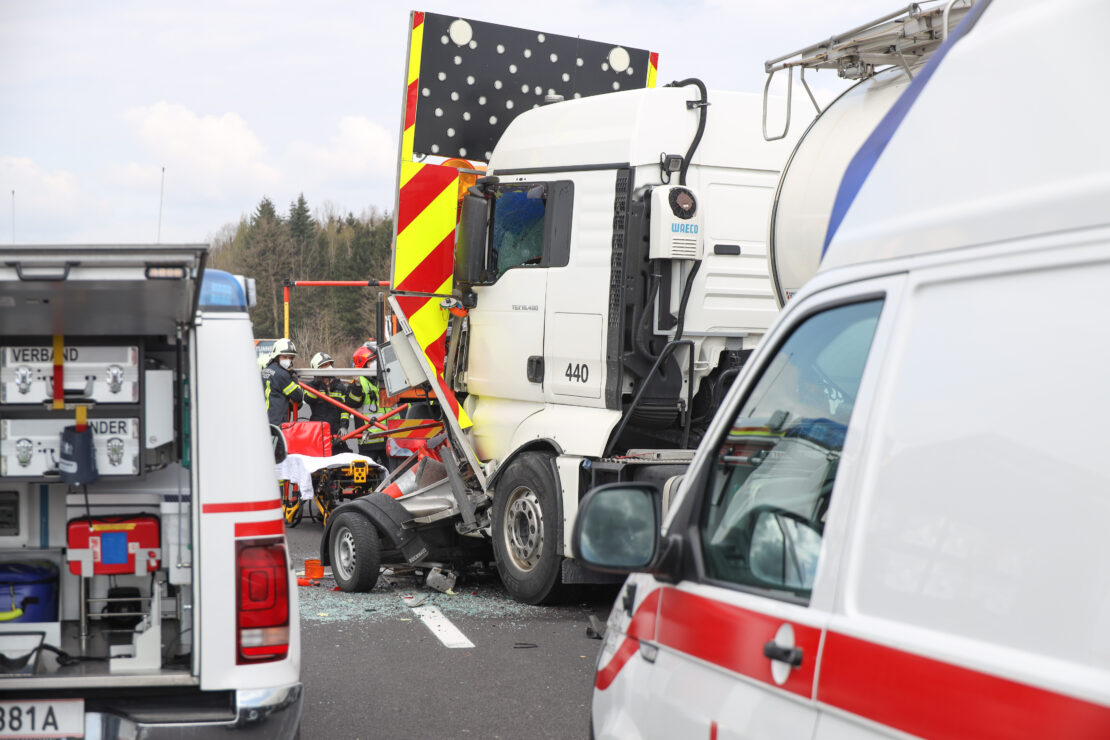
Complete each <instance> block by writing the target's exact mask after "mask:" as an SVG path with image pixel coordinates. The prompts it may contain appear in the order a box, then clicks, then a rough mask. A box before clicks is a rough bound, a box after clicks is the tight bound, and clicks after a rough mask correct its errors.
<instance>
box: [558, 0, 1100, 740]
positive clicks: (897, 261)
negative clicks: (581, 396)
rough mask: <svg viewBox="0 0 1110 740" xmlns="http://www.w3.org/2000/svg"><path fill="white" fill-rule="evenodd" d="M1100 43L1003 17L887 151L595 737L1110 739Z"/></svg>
mask: <svg viewBox="0 0 1110 740" xmlns="http://www.w3.org/2000/svg"><path fill="white" fill-rule="evenodd" d="M1106 21H1110V8H1108V7H1107V6H1106V5H1105V4H1104V3H1101V2H1096V1H1095V0H1067V1H1065V2H1059V3H1054V4H1051V5H1045V4H1043V3H1035V2H1028V1H1025V0H993V1H991V2H980V3H979V4H977V5H976V7H975V8H974V9H973V10H972V11H971V13H970V14H969V16H968V19H967V21H966V22H965V23H964V25H963V26H961V29H960V31H958V32H957V33H956V34H954V36H953V38H952V39H950V41H949V43H948V44H947V45H946V48H945V50H944V51H943V52H939V53H938V55H937V58H935V59H934V61H933V63H932V64H931V66H930V68H929V70H928V71H927V72H926V73H925V74H923V75H921V76H919V79H918V80H917V81H915V83H914V84H913V85H911V86H910V87H909V88H908V90H907V93H906V95H905V97H904V99H903V100H902V101H900V102H899V104H896V105H895V108H894V110H893V112H892V114H891V115H890V116H888V117H887V118H886V119H884V121H883V122H882V123H881V124H880V126H879V129H878V130H877V133H876V134H875V135H874V136H873V137H872V139H871V140H869V141H868V143H867V144H865V146H864V149H865V150H868V149H869V150H870V151H871V152H872V154H871V155H868V154H867V153H864V154H861V155H860V157H857V159H856V160H855V161H853V163H852V165H851V166H850V167H849V170H848V172H847V174H846V176H845V179H844V183H843V184H842V186H841V195H842V196H845V199H844V207H843V208H841V209H840V211H839V213H838V212H837V210H836V209H834V214H833V226H832V227H831V228H830V235H831V242H830V243H829V246H828V251H827V253H826V255H825V257H824V260H823V262H822V272H821V273H820V274H819V275H818V276H817V277H816V278H815V279H813V280H812V281H810V282H809V283H808V284H807V285H806V286H805V287H804V288H803V289H802V290H801V291H800V292H799V293H798V294H797V295H796V296H794V297H793V298H792V299H791V300H790V301H789V302H788V303H787V305H786V308H785V310H784V311H783V313H782V314H781V315H780V317H779V319H778V320H777V322H776V324H775V326H774V327H772V329H771V331H770V332H769V333H768V335H767V337H766V339H765V341H764V343H763V344H762V345H761V346H760V348H759V349H758V350H757V352H756V354H755V355H753V357H752V358H751V360H750V361H749V363H748V364H747V366H746V368H745V370H744V372H743V373H742V375H741V378H740V380H739V381H738V382H737V383H736V384H735V385H734V387H733V388H732V390H731V391H730V393H729V395H728V396H727V398H726V399H725V401H724V402H723V403H722V406H721V409H720V412H719V413H718V415H717V418H716V420H715V422H714V424H713V425H712V426H711V428H710V429H709V430H708V431H707V434H706V437H705V440H704V441H703V443H702V444H701V446H700V447H699V449H698V452H697V453H696V455H695V458H694V460H693V462H692V463H691V466H690V470H689V473H688V475H687V477H686V479H685V480H684V482H683V484H682V487H681V489H680V491H679V492H678V494H677V496H676V499H675V501H674V503H673V505H672V506H671V507H670V511H669V513H667V515H666V518H665V519H664V520H663V526H662V538H661V539H659V541H658V542H657V543H656V547H657V549H656V550H655V551H654V552H655V555H654V559H652V560H651V564H650V565H649V566H648V568H647V570H649V571H650V572H649V573H638V574H634V575H631V576H630V577H629V580H628V582H627V584H626V586H625V589H624V591H623V592H622V595H621V596H620V597H618V599H617V603H616V605H615V606H614V609H613V612H612V614H611V616H610V619H609V622H608V628H607V633H606V635H605V640H604V643H603V647H602V651H601V655H600V658H599V662H598V673H597V678H596V683H595V691H594V697H593V707H592V718H591V719H592V729H593V732H594V735H595V736H596V737H598V738H618V737H619V738H628V737H644V738H647V737H659V738H671V737H709V738H726V737H729V738H740V737H744V738H750V737H783V738H819V739H821V740H826V739H829V738H868V737H907V736H921V737H951V738H964V737H1000V738H1001V737H1005V738H1015V737H1028V738H1044V737H1068V738H1105V737H1110V637H1108V635H1110V568H1107V566H1106V563H1107V562H1110V539H1108V538H1107V537H1106V536H1105V533H1104V531H1103V530H1104V525H1105V522H1107V521H1108V520H1110V495H1108V492H1110V456H1108V455H1107V454H1106V452H1105V449H1104V448H1105V438H1106V434H1105V429H1104V427H1105V423H1104V420H1105V419H1106V418H1107V417H1108V416H1110V388H1108V386H1107V382H1106V371H1105V367H1106V365H1107V363H1108V362H1110V350H1108V349H1107V347H1106V342H1105V341H1104V337H1105V334H1106V332H1105V322H1106V317H1107V316H1108V315H1110V292H1108V291H1107V289H1106V285H1107V284H1108V281H1110V211H1108V209H1107V204H1108V203H1110V143H1108V140H1107V138H1106V136H1105V131H1104V130H1103V129H1104V121H1105V120H1106V118H1107V114H1108V113H1110V101H1108V99H1107V98H1106V96H1105V95H1097V94H1090V93H1089V92H1083V91H1090V90H1095V89H1102V88H1103V87H1104V85H1103V84H1102V83H1101V81H1100V80H1099V79H1098V77H1099V75H1100V74H1101V72H1100V70H1098V69H1097V67H1096V66H1095V65H1094V55H1093V53H1092V52H1089V51H1087V50H1090V49H1094V48H1097V46H1096V44H1097V33H1098V32H1097V30H1096V29H1099V28H1101V27H1102V26H1103V24H1104V23H1105V22H1106ZM1031 39H1035V40H1036V44H1035V51H1034V50H1033V47H1031V46H1030V40H1031ZM1077 55H1078V56H1079V57H1080V58H1081V59H1080V60H1079V61H1082V62H1083V63H1081V64H1073V65H1070V66H1069V72H1068V74H1067V75H1061V74H1059V72H1058V71H1057V70H1053V69H1051V67H1050V65H1047V64H1046V60H1048V59H1053V58H1056V59H1059V58H1065V56H1066V57H1067V58H1071V59H1076V57H1077ZM1003 57H1004V58H1006V59H1007V65H1008V66H1007V72H1006V74H1005V75H998V74H997V73H996V71H995V70H996V69H997V66H996V64H997V60H999V59H1001V58H1003ZM930 75H931V77H930ZM923 156H925V157H926V158H927V159H928V160H929V162H928V163H927V164H928V166H921V167H919V166H918V165H920V164H924V163H923V162H922V157H923ZM856 190H858V192H854V191H856ZM817 328H822V331H820V332H818V331H816V329H817ZM803 363H804V368H803ZM799 368H802V369H799ZM793 370H797V372H798V377H797V379H796V381H795V380H794V379H791V380H790V382H789V383H785V382H783V379H784V378H787V377H789V372H790V371H793ZM807 381H808V382H807ZM814 388H816V391H814ZM776 394H777V395H776ZM814 409H816V410H814ZM733 481H736V483H735V484H734V483H733ZM620 485H625V484H620ZM640 492H641V493H642V491H640ZM610 493H612V492H610ZM618 493H619V492H618ZM605 494H606V491H604V490H599V491H597V492H595V493H593V494H591V495H590V496H589V497H588V498H587V499H586V500H585V501H584V502H583V505H582V508H581V510H580V516H579V520H580V522H579V528H578V529H576V533H575V547H576V548H577V549H576V552H579V553H580V554H582V553H586V552H588V551H589V548H590V547H591V546H592V545H591V540H590V539H589V535H588V534H582V532H587V533H588V532H589V531H590V527H591V523H592V521H593V520H594V519H595V517H594V516H593V514H594V512H595V511H598V512H599V513H602V509H601V502H602V501H604V500H606V499H605ZM609 500H615V499H613V498H610V499H609ZM595 507H597V508H596V509H595ZM640 531H642V528H641V529H639V530H637V529H633V530H630V533H629V534H628V538H627V539H626V540H625V542H626V544H627V543H629V542H634V541H637V540H636V536H637V535H638V533H639V532H640ZM593 544H596V541H593ZM582 548H586V549H585V550H583V549H582ZM582 556H583V557H584V559H585V560H586V561H587V562H593V563H594V564H600V565H609V566H610V568H611V569H613V570H617V569H618V568H617V567H616V566H618V565H619V564H620V562H619V558H617V557H616V556H614V555H613V554H612V552H610V554H609V555H607V556H606V557H588V556H586V555H584V554H583V555H582ZM632 560H635V558H632ZM628 562H632V561H631V560H630V561H628ZM644 562H647V561H646V560H645V561H644ZM626 570H627V569H626Z"/></svg>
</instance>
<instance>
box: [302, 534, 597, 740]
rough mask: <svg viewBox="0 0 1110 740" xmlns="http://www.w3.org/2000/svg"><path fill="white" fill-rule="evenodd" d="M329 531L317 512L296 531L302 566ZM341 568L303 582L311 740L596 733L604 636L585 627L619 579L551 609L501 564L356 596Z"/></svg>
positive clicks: (305, 724) (524, 738) (399, 580)
mask: <svg viewBox="0 0 1110 740" xmlns="http://www.w3.org/2000/svg"><path fill="white" fill-rule="evenodd" d="M322 532H323V527H322V526H321V525H320V524H319V523H318V522H313V521H310V520H309V519H308V518H305V519H304V520H303V521H302V522H301V523H300V524H299V525H298V526H297V527H294V528H291V529H287V531H286V534H287V536H288V540H289V547H290V555H291V557H292V560H293V563H294V565H295V568H296V570H297V571H302V570H303V569H304V561H305V559H306V558H318V557H319V543H320V535H321V533H322ZM330 572H331V569H330V568H329V569H328V570H327V574H326V575H325V577H324V578H323V579H321V581H320V585H318V586H301V587H299V588H298V589H297V592H298V596H299V600H300V614H301V680H302V682H303V683H304V689H305V702H304V713H303V715H302V719H301V738H302V740H318V739H319V740H323V739H324V738H327V739H328V740H346V739H348V738H349V739H352V740H353V739H358V740H367V739H369V738H391V739H396V740H403V739H404V738H421V739H422V740H426V739H430V738H482V739H483V740H485V739H487V738H488V739H494V738H512V739H513V740H528V739H529V738H586V737H587V736H588V734H589V703H590V691H591V688H592V685H593V678H594V669H595V664H596V661H597V654H598V648H599V646H600V644H601V643H600V642H598V641H597V640H595V639H590V638H589V637H588V636H587V634H586V631H587V627H588V626H589V623H590V622H589V617H590V615H591V614H592V615H594V616H596V617H597V618H598V619H599V620H601V622H604V621H605V619H606V617H607V616H608V614H609V608H610V606H611V605H612V602H613V599H614V597H615V596H616V594H617V587H615V586H614V587H592V588H590V589H588V590H585V591H583V592H582V593H580V594H579V595H578V597H577V598H576V599H575V600H573V601H570V602H568V603H566V604H563V605H560V606H550V607H541V606H528V605H525V604H519V603H517V602H515V601H513V600H512V599H511V598H510V597H509V596H508V594H506V593H505V590H504V588H503V587H502V586H501V583H500V581H499V580H498V578H497V575H496V572H494V573H491V574H484V575H483V574H480V573H477V574H472V575H470V576H468V577H464V578H462V579H460V580H459V582H458V583H457V584H456V585H455V587H454V588H453V589H451V590H452V591H454V592H455V593H454V594H453V595H452V594H447V593H441V592H439V591H436V590H434V589H431V588H427V587H426V586H425V585H424V579H423V578H422V577H419V576H417V575H416V574H415V573H395V574H393V575H392V576H389V575H388V574H387V575H386V576H385V577H384V578H383V579H381V580H379V582H378V585H377V586H376V587H375V588H374V590H373V591H371V592H369V593H364V594H348V593H344V592H342V591H337V590H333V589H334V588H335V581H334V580H332V579H331V578H330ZM448 645H464V647H448ZM466 645H471V646H466Z"/></svg>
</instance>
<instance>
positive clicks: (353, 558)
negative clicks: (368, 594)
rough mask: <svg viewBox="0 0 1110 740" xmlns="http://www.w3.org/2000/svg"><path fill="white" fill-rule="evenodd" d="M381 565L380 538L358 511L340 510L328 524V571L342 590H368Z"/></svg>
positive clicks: (376, 578) (372, 526) (374, 580)
mask: <svg viewBox="0 0 1110 740" xmlns="http://www.w3.org/2000/svg"><path fill="white" fill-rule="evenodd" d="M381 567H382V540H381V537H380V536H379V535H378V530H377V529H376V528H375V527H374V525H373V524H372V523H371V522H370V521H369V520H368V519H366V517H363V516H361V515H359V514H354V513H351V512H347V513H345V514H340V515H339V518H338V519H336V520H335V524H333V525H332V528H331V572H332V575H333V576H335V582H336V583H337V584H339V588H341V589H343V590H344V591H369V590H370V589H372V588H374V584H376V583H377V582H378V571H379V570H381Z"/></svg>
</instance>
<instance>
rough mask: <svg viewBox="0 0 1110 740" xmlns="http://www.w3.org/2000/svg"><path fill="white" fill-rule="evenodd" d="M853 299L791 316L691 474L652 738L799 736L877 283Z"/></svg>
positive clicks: (827, 608) (652, 706)
mask: <svg viewBox="0 0 1110 740" xmlns="http://www.w3.org/2000/svg"><path fill="white" fill-rule="evenodd" d="M854 295H855V296H856V297H854V298H850V299H849V298H845V297H844V296H843V295H841V296H840V297H839V300H832V299H829V300H827V301H826V300H822V301H818V303H819V304H823V305H820V306H817V307H816V308H810V309H802V311H795V312H794V316H799V314H800V313H803V312H804V314H805V315H804V316H800V317H799V319H798V320H797V321H794V322H787V324H784V325H783V327H781V329H782V330H780V331H779V332H777V334H776V338H777V337H784V339H783V340H780V341H778V342H775V343H776V344H777V345H778V346H777V348H775V349H773V350H771V351H768V352H764V353H761V354H762V358H761V360H760V361H759V365H758V366H757V368H756V373H755V374H753V375H752V376H750V378H749V380H747V381H746V382H745V383H744V388H743V389H742V390H741V391H740V392H739V393H738V394H735V395H733V396H732V398H731V399H730V402H729V403H728V405H726V407H725V409H723V410H722V412H721V413H722V414H723V415H724V416H725V419H726V420H727V421H726V423H722V422H721V421H718V423H717V424H716V425H715V428H716V430H717V431H716V432H715V433H714V435H713V437H711V438H710V439H709V440H707V442H706V444H707V445H709V446H710V447H709V449H710V450H712V454H710V455H704V454H703V455H702V456H700V459H701V460H702V463H701V465H700V466H698V467H695V468H694V469H693V470H692V471H691V474H692V475H693V479H692V481H691V487H690V489H689V493H688V494H687V496H686V498H685V501H684V502H683V503H682V504H681V505H680V510H679V511H678V512H677V513H676V516H675V522H673V523H672V524H671V529H670V531H672V532H673V531H676V527H677V528H678V531H684V532H688V533H690V548H691V550H693V551H695V553H696V555H695V556H694V560H695V561H696V563H697V565H696V568H695V570H696V571H697V573H696V576H695V577H693V578H689V579H686V580H682V581H679V582H678V583H677V584H675V585H673V586H663V587H662V588H661V593H660V594H659V611H658V618H657V622H656V631H655V638H656V640H655V644H654V645H653V646H652V647H653V648H657V652H656V653H655V655H654V666H653V668H654V669H655V670H654V671H653V673H654V676H653V680H652V681H651V683H650V688H649V691H648V694H649V698H650V701H649V702H648V703H647V705H646V706H645V707H643V708H642V710H643V712H644V713H645V714H644V719H645V725H646V726H648V727H651V728H652V732H653V734H655V733H657V734H658V735H659V736H662V737H706V736H707V737H718V738H741V737H744V738H750V737H791V738H808V737H812V735H813V732H814V730H815V726H816V719H817V705H816V703H815V701H814V696H815V689H816V681H817V675H818V671H817V669H818V664H819V660H820V647H821V644H822V635H823V632H824V629H825V625H826V623H827V621H828V616H829V613H830V612H831V610H832V607H833V602H834V596H835V586H836V570H837V567H836V566H837V563H838V562H839V553H840V545H839V542H840V541H841V540H842V537H837V536H836V535H834V536H831V537H830V536H828V535H830V534H832V532H833V530H835V529H837V528H836V527H833V526H829V523H830V522H831V521H832V519H833V516H834V515H835V514H836V513H837V512H838V511H844V510H845V509H846V507H847V504H846V503H843V502H841V503H839V507H840V508H839V509H837V508H835V507H836V506H837V505H835V504H832V501H833V498H834V495H833V494H834V486H835V484H836V482H837V473H838V470H839V469H840V467H841V458H842V456H843V455H844V454H845V451H846V440H847V439H848V437H849V434H848V432H849V426H850V424H851V423H852V421H853V418H852V417H853V410H854V409H855V407H856V405H857V397H858V396H859V394H860V390H861V388H863V387H864V386H863V384H862V381H863V378H864V368H865V365H866V364H867V357H868V353H869V351H870V348H871V345H872V341H873V339H874V337H875V334H876V328H877V326H878V323H879V316H880V313H881V312H882V310H883V297H882V294H881V293H877V294H876V293H871V294H870V295H867V294H864V295H863V296H862V297H859V294H858V293H856V294H854ZM848 301H854V302H848ZM811 305H812V302H811ZM791 323H792V324H793V326H792V327H790V324H791ZM788 327H790V328H788ZM772 341H774V340H773V339H772ZM847 452H848V453H849V454H851V448H850V446H848V447H847ZM703 453H704V451H703ZM842 487H843V486H842ZM843 498H845V499H847V498H848V496H847V495H845V496H844V497H843ZM836 534H837V535H840V534H841V533H840V532H839V531H838V532H837V533H836ZM641 652H643V650H641ZM649 652H650V651H649Z"/></svg>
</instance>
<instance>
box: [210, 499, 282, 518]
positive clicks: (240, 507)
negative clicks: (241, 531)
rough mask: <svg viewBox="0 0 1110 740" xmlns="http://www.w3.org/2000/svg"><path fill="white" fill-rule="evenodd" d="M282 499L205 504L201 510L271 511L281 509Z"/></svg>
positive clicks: (213, 511)
mask: <svg viewBox="0 0 1110 740" xmlns="http://www.w3.org/2000/svg"><path fill="white" fill-rule="evenodd" d="M280 508H281V499H280V498H275V499H271V500H269V501H236V502H235V503H231V504H204V505H203V506H202V507H201V508H200V510H201V511H202V512H204V513H205V514H230V513H234V512H241V511H269V510H270V509H280Z"/></svg>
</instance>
